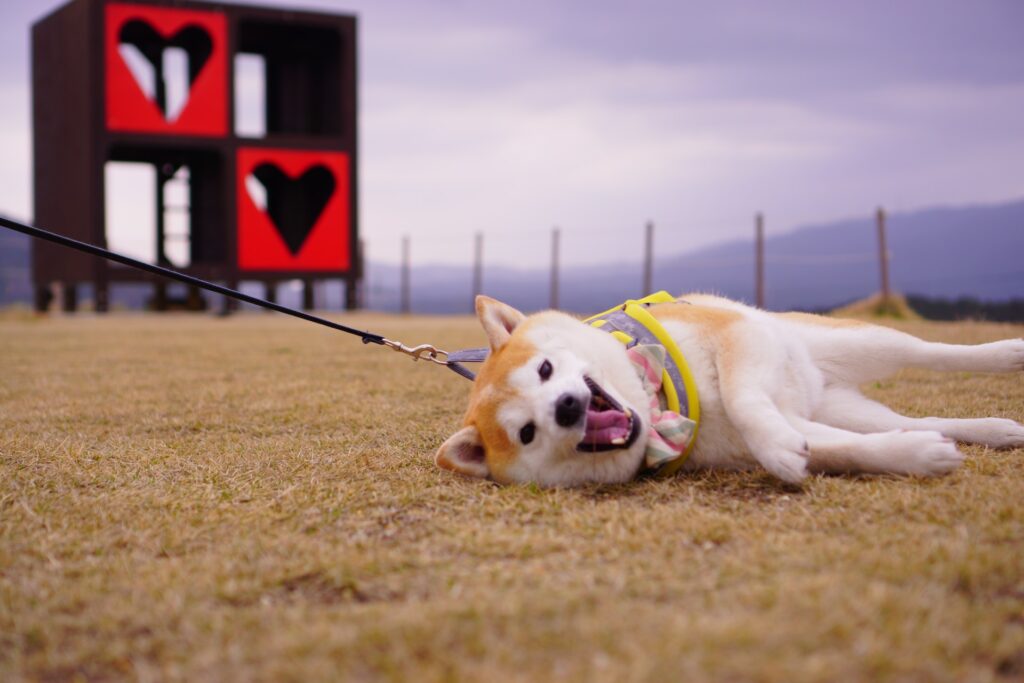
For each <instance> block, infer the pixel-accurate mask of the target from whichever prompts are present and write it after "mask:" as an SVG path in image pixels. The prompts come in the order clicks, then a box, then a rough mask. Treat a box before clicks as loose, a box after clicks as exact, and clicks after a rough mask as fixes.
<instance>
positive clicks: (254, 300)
mask: <svg viewBox="0 0 1024 683" xmlns="http://www.w3.org/2000/svg"><path fill="white" fill-rule="evenodd" d="M0 226H2V227H5V228H8V229H9V230H14V231H15V232H20V233H23V234H25V235H29V236H30V237H35V238H36V239H41V240H46V241H48V242H54V243H55V244H59V245H61V246H64V247H68V248H69V249H76V250H78V251H83V252H85V253H87V254H91V255H93V256H99V257H100V258H105V259H107V260H108V261H116V262H117V263H120V264H122V265H126V266H130V267H132V268H137V269H138V270H144V271H146V272H147V273H153V274H154V275H159V276H160V277H165V278H168V279H170V280H177V281H178V282H184V283H185V284H187V285H193V286H195V287H199V288H201V289H205V290H208V291H210V292H216V293H217V294H221V295H223V296H226V297H229V298H232V299H237V300H239V301H244V302H245V303H247V304H252V305H253V306H260V307H261V308H267V309H270V310H271V311H277V312H278V313H284V314H285V315H290V316H294V317H296V318H301V319H302V320H305V321H307V322H311V323H316V324H318V325H323V326H325V327H330V328H331V329H332V330H338V331H339V332H345V333H346V334H352V335H355V336H357V337H359V338H360V339H362V340H363V343H364V344H378V345H380V346H386V347H388V348H390V349H392V350H394V351H398V352H399V353H404V354H406V355H407V356H410V357H411V358H412V359H413V360H420V359H423V360H427V361H430V362H432V363H437V364H438V365H444V366H447V367H448V368H450V369H451V370H454V371H455V372H456V373H458V374H459V375H461V376H463V377H465V378H467V379H469V380H472V379H474V377H475V375H474V374H473V373H472V372H471V371H469V370H467V369H466V368H465V367H464V366H462V365H461V364H460V363H459V361H460V360H461V361H470V360H475V359H476V358H477V356H478V355H479V354H475V355H472V357H468V356H466V355H465V351H457V352H455V353H453V354H451V356H449V354H448V352H447V351H442V350H441V349H438V348H435V347H434V346H431V345H430V344H420V345H419V346H413V347H409V346H406V345H405V344H403V343H401V342H397V341H393V340H391V339H386V338H385V337H383V336H381V335H379V334H375V333H373V332H367V331H365V330H357V329H355V328H354V327H348V326H347V325H342V324H340V323H336V322H333V321H330V320H326V319H325V318H320V317H317V316H315V315H310V314H309V313H306V312H305V311H299V310H296V309H294V308H288V307H287V306H282V305H280V304H277V303H274V302H273V301H267V300H266V299H260V298H258V297H255V296H249V295H248V294H243V293H242V292H239V291H237V290H234V289H230V288H228V287H222V286H221V285H218V284H215V283H213V282H208V281H206V280H201V279H199V278H197V277H193V276H191V275H186V274H184V273H179V272H178V271H176V270H171V269H170V268H164V267H162V266H157V265H153V264H152V263H146V262H144V261H139V260H136V259H133V258H131V257H129V256H124V255H123V254H118V253H116V252H113V251H109V250H107V249H103V248H102V247H97V246H95V245H93V244H88V243H87V242H80V241H78V240H76V239H71V238H70V237H65V236H64V235H58V234H57V233H55V232H50V231H49V230H43V229H42V228H36V227H33V226H31V225H25V224H24V223H19V222H17V221H13V220H11V219H10V218H6V217H4V216H0ZM466 351H476V349H467V350H466ZM459 354H463V355H462V356H460V355H459ZM442 356H443V358H442ZM480 360H483V359H482V358H481V359H480Z"/></svg>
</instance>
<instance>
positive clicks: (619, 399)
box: [435, 294, 1024, 486]
mask: <svg viewBox="0 0 1024 683" xmlns="http://www.w3.org/2000/svg"><path fill="white" fill-rule="evenodd" d="M666 299H667V300H666ZM633 304H634V305H636V304H637V302H633ZM642 308H643V311H644V316H648V315H649V316H650V318H653V320H654V321H656V322H654V323H650V324H651V325H652V326H655V327H658V328H659V329H660V334H661V335H662V337H660V339H661V340H662V341H664V342H665V343H664V344H640V345H634V346H633V347H632V348H630V347H629V345H628V344H627V343H624V342H628V341H629V335H624V334H623V333H621V332H615V333H613V334H609V333H608V331H605V330H602V329H599V328H598V327H595V326H593V325H591V324H588V323H585V322H583V321H580V320H578V319H576V318H574V317H571V316H569V315H566V314H564V313H559V312H555V311H547V312H543V313H538V314H536V315H532V316H529V317H527V316H524V315H523V314H522V313H520V312H519V311H517V310H515V309H514V308H512V307H510V306H507V305H505V304H503V303H501V302H499V301H496V300H494V299H491V298H488V297H485V296H479V297H477V299H476V311H477V316H478V318H479V320H480V323H481V325H482V326H483V328H484V331H485V333H486V335H487V339H488V341H489V344H490V355H489V357H488V359H487V360H486V362H485V363H484V364H483V366H482V367H481V370H480V373H479V376H478V377H477V379H476V381H475V382H474V386H473V389H472V393H471V396H470V401H469V408H468V410H467V412H466V415H465V420H464V426H463V427H462V428H461V429H460V430H458V431H457V432H455V433H454V434H453V435H452V436H451V437H450V438H448V440H446V441H445V442H444V444H442V445H441V447H440V449H439V450H438V451H437V455H436V458H435V460H436V463H437V464H438V465H439V466H440V467H443V468H446V469H450V470H453V471H455V472H460V473H462V474H466V475H470V476H474V477H487V478H491V479H493V480H495V481H498V482H501V483H506V482H535V483H538V484H540V485H543V486H573V485H579V484H583V483H587V482H607V483H611V482H624V481H628V480H630V479H632V478H634V477H636V476H637V475H638V474H640V473H642V472H644V471H646V470H655V471H657V470H662V469H664V466H665V464H666V462H667V464H668V466H669V467H668V469H675V468H676V467H678V466H680V465H681V466H682V467H683V468H686V469H693V468H709V467H714V468H728V469H749V468H753V467H757V466H760V467H763V468H764V469H766V470H768V471H769V472H771V473H772V474H773V475H775V476H776V477H778V478H780V479H782V480H785V481H787V482H799V481H801V480H802V479H804V478H805V477H806V476H807V475H808V473H809V472H828V473H857V472H865V473H886V472H891V473H899V474H909V475H918V476H935V475H941V474H946V473H948V472H951V471H952V470H954V469H955V468H956V467H957V466H958V465H960V463H961V462H963V455H962V454H961V453H960V451H959V450H958V449H957V445H956V442H957V441H962V442H968V443H977V444H984V445H987V446H991V447H995V448H1013V447H1019V446H1024V426H1021V425H1020V424H1017V423H1016V422H1014V421H1012V420H1006V419H998V418H978V419H946V418H939V417H926V418H913V417H906V416H904V415H900V414H898V413H896V412H894V411H892V410H890V409H889V408H887V407H886V406H884V405H882V404H880V403H877V402H875V401H873V400H870V399H868V398H866V397H865V396H863V395H862V394H861V392H860V390H859V389H858V387H859V386H860V385H861V384H863V383H865V382H871V381H875V380H880V379H883V378H885V377H888V376H890V375H892V374H893V373H895V372H896V371H897V370H899V369H901V368H905V367H918V368H928V369H932V370H945V371H970V372H1021V371H1022V370H1024V340H1021V339H1010V340H1005V341H998V342H993V343H988V344H980V345H976V346H963V345H954V344H941V343H933V342H926V341H922V340H920V339H918V338H916V337H913V336H911V335H909V334H905V333H903V332H899V331H897V330H893V329H890V328H886V327H880V326H875V325H871V324H867V323H863V322H859V321H853V320H840V319H833V318H828V317H824V316H818V315H812V314H806V313H769V312H766V311H762V310H759V309H755V308H751V307H749V306H745V305H743V304H740V303H737V302H735V301H730V300H728V299H724V298H720V297H716V296H710V295H703V294H696V295H687V296H684V297H682V298H681V299H679V300H674V299H672V298H671V297H668V295H665V296H664V297H661V298H656V299H654V300H652V301H646V302H643V303H642ZM627 322H628V321H627ZM665 335H667V337H668V338H666V337H665ZM634 336H635V333H634ZM632 341H633V342H636V339H633V340H632ZM665 346H668V347H672V346H676V347H678V351H680V352H681V354H682V355H684V356H685V366H687V367H685V368H683V370H685V373H683V374H685V375H686V377H685V378H684V379H685V381H684V382H682V383H681V384H684V385H686V386H673V385H676V384H680V382H678V378H679V375H680V373H679V372H676V373H675V375H676V381H673V380H672V379H671V377H670V376H669V375H670V374H672V373H669V372H668V371H667V370H666V369H663V368H661V367H660V366H659V365H658V363H659V359H665V358H666V356H667V355H668V356H671V355H672V354H666V351H665V348H663V347H665ZM670 350H672V349H670ZM679 360H680V361H682V359H681V358H680V359H679ZM668 363H669V364H670V365H671V364H672V361H671V359H668ZM677 369H678V368H677ZM660 380H664V382H665V384H667V385H668V386H661V381H660ZM673 391H674V392H675V393H677V394H680V395H682V394H684V393H685V394H688V395H687V396H686V398H687V401H686V402H685V403H688V407H689V410H684V411H682V412H684V413H688V414H685V415H684V414H680V413H678V412H676V411H673V410H671V407H672V406H670V405H668V404H669V403H671V402H669V401H666V394H667V393H672V392H673ZM698 397H699V416H698V415H695V414H694V413H695V409H696V406H697V403H696V401H697V398H698ZM675 403H680V401H678V400H677V401H675ZM698 420H699V424H698V422H697V421H698ZM665 424H667V425H668V429H664V428H663V426H664V425H665Z"/></svg>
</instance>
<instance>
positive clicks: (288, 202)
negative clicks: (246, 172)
mask: <svg viewBox="0 0 1024 683" xmlns="http://www.w3.org/2000/svg"><path fill="white" fill-rule="evenodd" d="M252 174H253V175H254V176H255V177H256V180H258V181H260V184H261V185H263V187H264V189H265V190H266V191H267V215H268V216H270V220H271V221H272V222H273V223H274V227H276V228H277V232H278V233H279V234H280V235H281V238H282V239H283V240H284V243H285V244H286V245H288V251H290V252H291V253H292V256H295V255H296V254H298V253H299V250H300V249H302V245H303V244H305V242H306V238H307V237H309V233H310V232H312V231H313V226H315V225H316V222H317V219H319V218H320V214H321V213H323V210H324V207H326V206H327V202H328V201H329V200H330V198H331V196H332V195H333V194H334V187H335V182H334V174H333V173H331V171H330V169H328V168H327V167H326V166H323V165H321V164H317V165H316V166H313V167H311V168H310V169H309V170H308V171H306V172H305V173H303V174H302V175H301V176H299V177H298V178H290V177H288V176H287V175H285V173H284V172H283V171H282V170H281V169H280V168H278V167H277V166H275V165H274V164H271V163H265V164H260V165H259V166H257V167H256V168H255V169H254V170H253V172H252Z"/></svg>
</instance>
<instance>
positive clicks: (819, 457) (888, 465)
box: [793, 418, 964, 477]
mask: <svg viewBox="0 0 1024 683" xmlns="http://www.w3.org/2000/svg"><path fill="white" fill-rule="evenodd" d="M793 426H794V427H795V428H796V429H797V430H798V431H799V432H800V433H802V434H803V435H804V436H806V437H807V444H808V446H809V455H808V468H809V469H810V471H811V472H820V473H829V474H851V473H854V474H855V473H861V472H863V473H870V474H885V473H891V474H911V475H916V476H923V477H933V476H938V475H940V474H948V473H949V472H952V471H953V470H954V469H956V468H957V467H958V466H959V465H960V464H961V463H962V462H963V459H964V457H963V455H962V454H961V453H960V451H958V450H957V448H956V444H955V443H954V442H953V441H952V440H951V439H948V438H946V437H944V436H943V435H942V434H940V433H939V432H935V431H922V432H913V431H891V432H881V433H875V434H858V433H856V432H850V431H846V430H844V429H837V428H835V427H830V426H828V425H824V424H821V423H819V422H812V421H810V420H803V419H799V418H797V419H793Z"/></svg>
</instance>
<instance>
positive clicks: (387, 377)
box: [0, 314, 1024, 681]
mask: <svg viewBox="0 0 1024 683" xmlns="http://www.w3.org/2000/svg"><path fill="white" fill-rule="evenodd" d="M358 323H359V324H361V325H365V326H367V327H371V328H374V329H377V330H381V331H383V332H384V333H385V334H387V335H393V336H397V337H398V338H400V339H402V340H404V341H407V342H421V341H433V342H436V343H438V344H440V345H443V346H446V347H459V346H467V345H475V344H479V343H480V342H481V334H480V333H479V332H478V331H477V329H476V325H475V323H474V322H473V321H472V320H470V319H469V318H446V319H442V318H406V319H402V318H393V317H385V316H379V315H365V316H360V317H359V318H358ZM901 326H902V327H903V328H905V329H908V330H910V331H913V332H916V333H919V334H921V335H923V336H925V337H929V338H933V339H943V340H951V341H964V342H979V341H984V340H990V339H996V338H1000V337H1009V336H1020V335H1021V334H1022V332H1024V329H1022V328H1021V327H1010V326H998V325H991V324H973V323H972V324H957V325H952V324H950V325H939V324H927V323H905V324H901ZM468 390H469V384H468V383H467V382H465V381H464V380H462V379H460V378H459V377H457V376H455V375H454V374H452V373H449V372H447V371H445V370H444V369H441V368H436V367H432V366H428V365H425V364H422V363H420V364H413V363H411V362H409V361H407V360H406V359H404V358H400V357H398V356H397V355H395V354H392V353H391V352H389V351H386V350H381V349H379V348H375V347H364V346H362V345H360V344H359V343H358V341H353V340H352V339H349V338H346V337H344V336H342V335H339V334H337V333H333V332H330V331H327V330H321V329H319V328H316V327H314V326H312V325H305V324H302V323H299V322H297V321H292V320H289V319H285V318H282V317H273V316H270V315H262V314H252V315H244V316H239V317H236V318H233V319H229V320H220V319H213V318H207V317H185V316H181V315H168V316H165V317H153V316H147V315H120V314H119V315H115V316H112V317H110V318H108V319H100V318H94V317H89V316H81V317H78V318H71V319H69V318H61V317H55V318H52V319H43V320H39V319H35V318H32V317H30V316H23V315H17V316H9V317H7V318H6V319H3V320H0V680H4V681H18V680H39V681H72V680H89V681H93V680H95V681H106V680H141V681H148V680H170V681H270V680H284V681H311V680H342V679H350V680H415V681H445V680H455V679H462V680H488V681H493V680H508V681H534V680H544V679H559V680H570V681H584V680H586V681H667V680H686V681H701V680H724V681H804V680H808V681H809V680H823V681H824V680H827V681H839V680H843V681H846V680H880V681H886V680H937V681H945V680H948V681H954V680H957V681H960V680H974V681H992V680H1010V679H1018V680H1019V679H1021V678H1022V677H1024V508H1022V504H1021V500H1022V493H1024V460H1022V459H1021V455H1022V453H1021V452H1019V451H1018V452H991V451H988V450H986V449H983V448H978V447H969V448H967V452H968V453H969V455H970V457H969V458H968V462H967V464H966V465H965V466H964V467H963V468H962V469H961V470H960V471H959V472H957V473H956V474H954V475H952V476H950V477H947V478H944V479H938V480H927V481H925V480H914V479H903V478H895V477H878V478H850V477H846V478H839V477H816V478H812V479H811V480H810V481H809V482H808V483H807V484H806V485H805V486H804V487H803V488H802V489H796V488H789V487H784V486H781V485H779V484H778V483H776V482H775V481H773V480H772V479H771V478H770V477H768V476H767V475H764V474H760V473H747V474H721V473H709V474H700V475H685V476H679V477H677V478H675V479H672V480H669V481H645V482H641V483H635V484H630V485H625V486H618V487H604V488H587V489H582V490H571V491H543V490H538V489H536V488H534V487H505V488H502V487H497V486H495V485H492V484H489V483H481V482H476V481H469V480H465V479H461V478H459V477H456V476H455V475H452V474H450V473H447V472H442V471H438V470H436V469H435V468H434V466H433V464H432V463H431V456H432V454H433V451H434V449H435V448H436V446H437V445H438V444H439V443H440V442H441V440H442V439H443V438H445V437H446V436H447V435H448V434H449V433H450V432H451V431H452V430H454V429H455V428H456V427H457V425H458V422H459V417H460V415H461V411H462V410H463V403H464V401H465V400H466V396H467V394H468ZM869 390H870V393H871V394H872V395H874V396H876V397H879V398H881V399H883V400H885V401H887V402H889V403H890V404H892V405H894V406H895V407H897V408H899V409H901V410H903V411H906V412H909V413H912V414H917V415H924V414H931V413H937V414H944V415H953V416H969V415H988V414H992V415H1004V416H1008V417H1013V418H1015V419H1017V420H1022V419H1024V386H1022V383H1021V377H1019V376H1013V377H1010V376H999V377H990V376H981V375H969V374H957V375H952V376H940V375H937V374H931V373H924V372H908V373H906V374H904V375H902V376H901V377H900V378H898V380H896V381H892V382H885V383H882V384H879V385H876V386H872V387H870V388H869Z"/></svg>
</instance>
